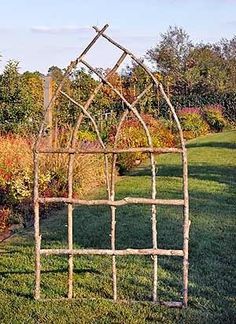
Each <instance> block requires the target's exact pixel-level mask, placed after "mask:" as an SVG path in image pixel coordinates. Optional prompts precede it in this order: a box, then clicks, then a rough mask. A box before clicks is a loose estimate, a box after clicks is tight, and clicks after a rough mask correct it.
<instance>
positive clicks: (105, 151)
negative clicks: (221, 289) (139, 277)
mask: <svg viewBox="0 0 236 324" xmlns="http://www.w3.org/2000/svg"><path fill="white" fill-rule="evenodd" d="M93 28H94V30H95V31H96V36H95V37H94V38H93V40H92V41H91V42H90V43H89V45H88V46H87V47H86V48H85V50H84V51H83V52H82V54H81V55H80V56H79V57H78V58H76V59H75V60H74V61H72V62H71V63H70V64H69V66H68V67H67V69H66V72H65V74H64V77H63V79H62V81H61V83H60V84H59V86H58V87H57V89H56V91H55V93H54V95H53V97H52V98H51V100H50V102H49V104H48V106H47V107H46V109H45V111H44V118H43V122H42V124H41V127H40V130H39V134H38V137H37V139H36V141H35V145H34V148H33V155H34V216H35V217H34V230H35V294H34V296H35V299H36V300H40V299H41V295H40V281H41V260H40V258H41V255H67V256H68V299H72V298H73V256H74V255H110V256H112V279H113V280H112V282H113V300H114V301H117V274H116V256H117V255H150V256H152V257H153V294H152V295H153V302H154V303H157V302H158V298H157V272H158V269H157V256H158V255H167V256H181V257H183V301H180V302H176V301H171V302H161V303H162V304H164V305H166V306H169V307H187V302H188V264H189V263H188V242H189V226H190V221H189V196H188V167H187V151H186V147H185V141H184V137H183V132H182V129H181V125H180V122H179V120H178V117H177V114H176V112H175V109H174V107H173V106H172V104H171V102H170V100H169V98H168V96H167V95H166V93H165V91H164V88H163V86H162V84H161V83H160V82H159V81H158V80H157V79H156V78H155V76H154V75H153V73H152V72H151V71H150V70H149V69H148V68H147V67H146V66H145V65H144V64H143V62H141V61H140V60H139V59H138V58H137V57H136V56H134V55H133V54H132V53H131V52H130V51H128V50H127V49H126V48H124V47H123V46H121V45H120V44H118V43H117V42H115V41H114V40H113V39H112V38H110V37H109V36H108V35H106V34H105V31H106V29H107V28H108V25H105V26H104V27H103V28H102V29H101V30H99V29H98V28H97V27H93ZM100 37H103V38H105V39H106V40H107V41H108V42H109V43H110V44H112V45H113V46H115V47H117V48H118V49H120V50H121V51H122V55H121V56H120V58H119V59H118V61H117V63H116V64H115V65H114V67H113V68H112V69H111V70H110V71H109V72H108V74H107V75H106V76H105V77H104V76H103V75H101V74H100V73H99V72H98V71H97V70H96V69H95V68H93V67H92V66H91V65H90V64H89V63H87V62H86V61H85V59H84V57H85V55H86V54H87V52H88V51H89V50H90V49H91V48H92V46H93V45H94V44H95V43H96V41H97V40H98V39H99V38H100ZM127 56H129V57H130V58H131V59H132V60H134V61H135V62H136V63H137V64H138V65H139V66H140V67H141V68H142V69H143V70H144V71H145V72H146V74H147V75H148V76H149V77H150V79H151V80H152V83H151V84H149V85H148V86H147V87H146V88H145V89H144V90H143V92H142V93H141V94H140V95H139V96H138V97H137V99H136V100H135V101H134V102H133V103H129V102H128V101H127V100H126V99H125V98H124V96H123V95H122V93H120V92H119V91H118V90H117V89H116V88H115V87H113V85H112V84H111V83H110V82H109V81H108V79H109V77H110V76H111V75H112V74H113V73H115V72H116V71H117V69H118V68H119V67H120V65H121V64H122V62H123V61H124V59H125V58H126V57H127ZM78 63H82V64H83V65H84V66H86V67H87V68H88V69H89V70H90V71H92V72H93V73H95V74H96V75H97V76H98V77H99V80H100V82H99V84H98V85H97V87H96V88H95V90H94V91H93V93H92V94H91V95H90V98H89V99H88V100H87V102H86V103H85V104H84V105H81V104H80V103H78V102H76V101H75V100H74V99H73V98H71V97H70V96H69V95H68V94H67V93H65V92H64V91H62V86H63V84H64V82H65V80H66V78H67V77H68V76H69V75H70V73H71V72H72V70H73V68H75V67H76V66H77V64H78ZM104 84H106V85H107V86H109V87H110V88H111V89H112V91H114V92H115V93H116V94H117V95H118V96H119V97H120V98H121V100H122V101H123V103H124V104H125V105H126V107H127V109H126V110H125V111H124V113H123V115H122V117H121V119H120V122H119V124H118V127H117V133H116V135H115V141H114V146H113V148H106V146H105V144H104V143H103V141H102V138H101V136H100V133H99V129H98V127H97V125H96V122H95V120H94V118H93V116H92V115H91V114H90V113H89V112H88V109H89V107H90V105H91V104H92V102H93V100H94V98H95V96H96V94H97V93H98V91H99V90H100V89H101V88H102V87H103V85H104ZM153 86H154V87H155V88H156V89H159V91H160V93H161V95H162V96H163V97H164V99H165V101H166V102H167V104H168V106H169V109H170V112H171V113H172V115H173V118H174V120H175V122H176V125H177V128H178V132H179V135H180V142H181V148H169V147H168V148H154V147H153V143H152V137H151V135H150V132H149V129H148V127H147V125H146V124H145V121H144V120H143V119H142V117H141V116H140V114H139V112H138V110H137V109H136V107H135V106H136V104H137V103H138V102H139V100H140V99H141V98H142V97H143V96H144V95H145V94H146V93H147V91H148V90H149V89H150V88H151V87H153ZM60 94H61V95H63V96H65V97H66V98H67V99H68V100H70V101H71V102H72V103H73V104H75V105H76V106H77V107H79V108H80V109H81V113H80V115H79V117H78V119H77V122H76V125H75V127H74V130H73V133H72V136H71V139H70V145H69V146H68V147H67V148H66V149H65V148H64V149H62V148H56V149H55V148H53V147H50V148H46V149H45V148H44V149H41V148H40V140H41V138H42V136H43V132H44V129H45V127H46V119H47V113H48V111H49V110H50V109H51V108H52V106H53V104H54V103H55V100H56V98H57V97H58V96H59V95H60ZM129 111H131V112H132V113H133V114H134V115H135V116H136V118H137V119H138V121H139V122H140V124H141V125H142V127H143V129H144V131H145V134H146V137H147V141H148V147H140V148H127V149H119V148H117V142H118V139H119V136H120V131H121V127H122V124H123V122H124V120H125V118H126V116H127V115H128V112H129ZM84 116H86V117H87V118H89V119H90V121H91V123H92V125H93V126H94V129H95V132H96V134H97V137H98V140H99V143H100V146H101V148H98V149H92V150H91V149H90V150H86V149H76V148H75V145H76V134H77V131H78V129H79V127H80V125H81V122H82V121H83V118H84ZM123 152H130V153H131V152H143V153H149V155H150V162H151V172H152V176H151V182H152V196H151V198H150V199H148V198H133V197H132V198H130V197H126V198H124V199H121V200H115V167H116V159H117V154H118V153H123ZM57 153H61V154H68V155H69V162H68V197H67V198H64V197H52V198H44V197H39V155H40V154H57ZM155 153H179V154H181V156H182V165H183V199H175V200H174V199H169V200H167V199H157V198H156V166H155V156H154V154H155ZM76 154H102V155H103V156H104V166H105V178H106V187H107V199H103V200H81V199H73V186H72V185H73V166H74V158H75V155H76ZM109 154H110V155H111V156H112V163H111V174H110V178H109V168H108V155H109ZM45 203H66V204H67V205H68V218H67V219H68V248H67V249H41V235H40V215H39V206H40V204H45ZM76 204H77V205H107V206H110V210H111V249H73V206H74V205H76ZM130 204H146V205H151V212H152V241H153V247H152V248H150V249H126V250H117V249H116V246H115V241H116V239H115V230H116V208H117V207H119V206H124V205H130ZM157 205H173V206H182V208H183V249H182V250H165V249H159V248H158V244H157V211H156V206H157Z"/></svg>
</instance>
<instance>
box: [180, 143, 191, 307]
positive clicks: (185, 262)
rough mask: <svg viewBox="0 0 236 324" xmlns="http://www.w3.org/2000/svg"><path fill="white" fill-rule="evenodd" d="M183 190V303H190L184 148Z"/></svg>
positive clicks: (186, 181)
mask: <svg viewBox="0 0 236 324" xmlns="http://www.w3.org/2000/svg"><path fill="white" fill-rule="evenodd" d="M182 157H183V191H184V220H183V222H184V223H183V237H184V241H183V252H184V256H183V305H184V307H187V305H188V266H189V262H188V245H189V226H190V221H189V196H188V165H187V152H186V149H184V150H183V155H182Z"/></svg>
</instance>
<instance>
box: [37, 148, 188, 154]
mask: <svg viewBox="0 0 236 324" xmlns="http://www.w3.org/2000/svg"><path fill="white" fill-rule="evenodd" d="M37 152H38V153H52V154H53V153H64V154H66V153H67V154H96V153H101V154H119V153H135V152H141V153H182V152H183V150H182V149H181V148H177V147H154V148H151V147H130V148H125V149H119V148H116V149H103V148H93V149H72V148H64V149H63V148H60V149H51V148H44V149H39V150H38V151H37Z"/></svg>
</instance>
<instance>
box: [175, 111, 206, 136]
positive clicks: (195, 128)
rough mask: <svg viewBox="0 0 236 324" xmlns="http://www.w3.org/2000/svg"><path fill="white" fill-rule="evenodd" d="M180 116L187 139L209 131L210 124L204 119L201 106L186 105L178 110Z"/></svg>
mask: <svg viewBox="0 0 236 324" xmlns="http://www.w3.org/2000/svg"><path fill="white" fill-rule="evenodd" d="M178 117H179V120H180V124H181V127H182V129H183V134H184V138H185V139H187V140H188V139H191V138H194V137H198V136H200V135H205V134H207V133H208V132H209V126H208V124H207V122H206V121H205V120H204V119H203V116H202V113H201V110H200V108H197V107H196V108H195V107H184V108H182V109H180V110H179V111H178Z"/></svg>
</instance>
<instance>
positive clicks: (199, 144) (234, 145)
mask: <svg viewBox="0 0 236 324" xmlns="http://www.w3.org/2000/svg"><path fill="white" fill-rule="evenodd" d="M186 146H187V148H192V147H193V148H194V147H212V148H213V147H214V148H226V149H236V143H232V142H212V141H210V142H197V143H188V144H187V145H186Z"/></svg>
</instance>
